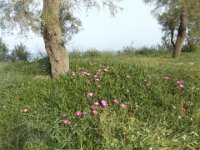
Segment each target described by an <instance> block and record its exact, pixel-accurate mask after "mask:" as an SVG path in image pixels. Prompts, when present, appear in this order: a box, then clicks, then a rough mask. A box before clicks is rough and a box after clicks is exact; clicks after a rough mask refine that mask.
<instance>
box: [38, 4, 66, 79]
mask: <svg viewBox="0 0 200 150" xmlns="http://www.w3.org/2000/svg"><path fill="white" fill-rule="evenodd" d="M60 4H61V1H60V0H44V1H43V12H42V16H41V19H42V20H41V21H42V35H43V39H44V43H45V48H46V51H47V54H48V56H49V59H50V63H51V73H52V76H53V77H54V78H55V77H57V76H59V75H64V74H65V73H66V72H67V71H68V70H69V57H68V54H67V50H66V48H65V46H64V42H63V40H62V33H61V25H60V20H59V18H60Z"/></svg>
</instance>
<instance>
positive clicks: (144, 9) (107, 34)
mask: <svg viewBox="0 0 200 150" xmlns="http://www.w3.org/2000/svg"><path fill="white" fill-rule="evenodd" d="M121 4H122V5H121V6H122V7H123V8H124V10H122V11H120V12H118V13H117V15H116V16H115V17H112V16H111V15H110V13H109V11H108V10H101V11H97V10H90V11H88V12H87V13H86V12H78V13H77V16H78V17H80V19H81V20H82V25H83V29H84V30H82V31H80V32H79V33H78V34H77V35H75V36H74V38H73V40H72V41H71V42H70V44H69V45H68V46H67V47H68V49H70V50H72V49H79V50H86V49H90V48H96V49H98V50H121V49H122V48H123V47H125V46H128V45H130V43H131V42H133V45H134V46H135V47H142V46H152V45H156V44H158V43H160V40H161V35H162V33H161V30H160V26H159V25H158V24H157V21H156V19H155V18H154V17H153V16H152V14H151V8H150V7H149V6H147V5H145V4H144V3H143V0H127V1H126V2H123V3H121ZM2 38H3V40H4V42H5V43H6V44H7V45H8V46H9V48H11V49H12V48H13V47H14V45H16V44H18V43H20V42H22V43H23V44H25V45H26V46H27V47H28V49H29V50H30V51H32V52H34V51H38V50H40V49H44V43H43V39H42V38H41V37H39V36H36V35H34V34H30V36H29V37H28V38H22V37H21V36H20V37H19V36H17V35H15V36H6V35H3V36H2Z"/></svg>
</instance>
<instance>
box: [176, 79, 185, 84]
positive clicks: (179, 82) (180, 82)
mask: <svg viewBox="0 0 200 150" xmlns="http://www.w3.org/2000/svg"><path fill="white" fill-rule="evenodd" d="M183 83H184V81H183V80H177V81H176V84H177V85H180V84H183Z"/></svg>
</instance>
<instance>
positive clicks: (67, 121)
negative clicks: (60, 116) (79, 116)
mask: <svg viewBox="0 0 200 150" xmlns="http://www.w3.org/2000/svg"><path fill="white" fill-rule="evenodd" d="M63 123H64V124H70V123H71V121H70V120H63Z"/></svg>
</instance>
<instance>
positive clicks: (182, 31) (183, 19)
mask: <svg viewBox="0 0 200 150" xmlns="http://www.w3.org/2000/svg"><path fill="white" fill-rule="evenodd" d="M186 29H187V7H186V6H185V5H183V7H182V10H181V14H180V25H179V28H178V35H177V39H176V45H175V47H174V49H173V57H174V58H178V57H179V56H180V53H181V50H182V48H183V43H184V41H185V38H186Z"/></svg>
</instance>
